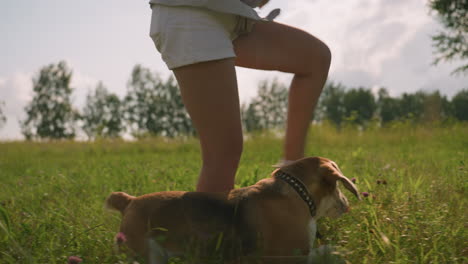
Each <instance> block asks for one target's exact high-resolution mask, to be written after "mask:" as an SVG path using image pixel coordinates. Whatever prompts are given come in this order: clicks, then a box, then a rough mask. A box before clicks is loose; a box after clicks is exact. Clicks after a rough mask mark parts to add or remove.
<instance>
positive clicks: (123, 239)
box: [115, 232, 127, 245]
mask: <svg viewBox="0 0 468 264" xmlns="http://www.w3.org/2000/svg"><path fill="white" fill-rule="evenodd" d="M115 242H117V244H119V245H121V244H123V243H125V242H127V237H126V236H125V234H124V233H122V232H119V233H118V234H117V235H116V236H115Z"/></svg>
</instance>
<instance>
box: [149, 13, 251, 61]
mask: <svg viewBox="0 0 468 264" xmlns="http://www.w3.org/2000/svg"><path fill="white" fill-rule="evenodd" d="M152 10H153V14H152V17H151V29H150V37H151V38H152V39H153V41H154V44H155V46H156V48H157V49H158V51H159V52H160V53H161V56H162V59H163V60H164V62H165V63H166V65H167V67H168V68H169V69H171V70H172V69H174V68H177V67H181V66H185V65H190V64H194V63H198V62H203V61H211V60H219V59H225V58H232V57H235V56H236V54H235V53H234V46H233V44H232V41H233V40H234V39H236V38H237V37H238V36H239V35H241V34H245V33H248V32H250V31H251V30H252V28H253V25H254V23H255V22H256V21H255V20H252V19H248V18H244V17H241V16H238V15H234V14H227V13H220V12H215V11H212V10H209V9H205V8H199V7H189V6H177V7H172V6H165V5H152Z"/></svg>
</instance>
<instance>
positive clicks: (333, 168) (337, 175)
mask: <svg viewBox="0 0 468 264" xmlns="http://www.w3.org/2000/svg"><path fill="white" fill-rule="evenodd" d="M325 169H326V170H325V177H326V178H327V179H329V180H333V181H340V182H341V183H343V185H344V187H345V188H346V189H348V190H349V191H350V192H352V193H353V194H354V195H355V196H356V197H357V198H358V199H359V200H361V197H360V196H359V191H358V189H357V188H356V185H354V183H353V182H352V181H351V180H349V179H348V178H346V176H344V175H343V173H342V172H341V170H340V169H339V168H338V166H337V165H336V164H335V163H334V162H330V163H329V164H327V165H326V168H325Z"/></svg>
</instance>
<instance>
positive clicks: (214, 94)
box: [173, 58, 242, 158]
mask: <svg viewBox="0 0 468 264" xmlns="http://www.w3.org/2000/svg"><path fill="white" fill-rule="evenodd" d="M234 66H235V65H234V59H233V58H229V59H221V60H214V61H207V62H201V63H196V64H192V65H187V66H183V67H179V68H176V69H174V70H173V71H174V74H175V76H176V79H177V82H178V83H179V87H180V90H181V94H182V99H183V101H184V104H185V107H186V108H187V110H188V112H189V114H190V117H191V118H192V121H193V123H194V125H195V128H196V129H197V132H198V134H199V137H200V141H201V144H202V149H203V154H204V155H218V158H219V157H220V156H219V155H221V156H222V155H223V154H226V155H227V156H229V155H230V154H233V155H237V154H238V153H239V152H240V151H241V148H242V125H241V119H240V111H239V95H238V89H237V79H236V71H235V67H234ZM230 152H232V153H230ZM206 158H216V157H206Z"/></svg>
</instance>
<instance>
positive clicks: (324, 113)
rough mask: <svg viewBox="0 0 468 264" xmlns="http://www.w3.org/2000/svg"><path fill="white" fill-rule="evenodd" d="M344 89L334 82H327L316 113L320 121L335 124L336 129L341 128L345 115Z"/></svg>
mask: <svg viewBox="0 0 468 264" xmlns="http://www.w3.org/2000/svg"><path fill="white" fill-rule="evenodd" d="M345 93H346V92H345V87H344V86H343V85H341V84H339V83H338V84H336V83H334V82H327V84H326V85H325V87H324V89H323V92H322V95H321V96H320V100H319V104H318V109H317V110H318V112H319V113H320V115H321V117H320V119H326V120H329V121H331V122H332V123H333V124H335V125H336V126H337V127H338V128H340V127H341V124H342V122H343V118H344V115H345V108H344V105H343V101H344V96H345Z"/></svg>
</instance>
